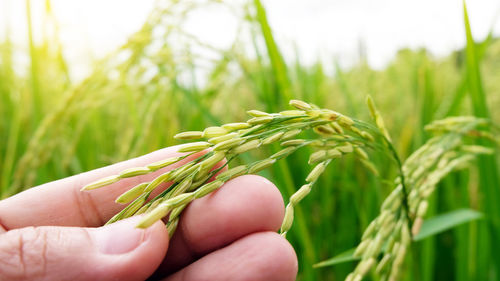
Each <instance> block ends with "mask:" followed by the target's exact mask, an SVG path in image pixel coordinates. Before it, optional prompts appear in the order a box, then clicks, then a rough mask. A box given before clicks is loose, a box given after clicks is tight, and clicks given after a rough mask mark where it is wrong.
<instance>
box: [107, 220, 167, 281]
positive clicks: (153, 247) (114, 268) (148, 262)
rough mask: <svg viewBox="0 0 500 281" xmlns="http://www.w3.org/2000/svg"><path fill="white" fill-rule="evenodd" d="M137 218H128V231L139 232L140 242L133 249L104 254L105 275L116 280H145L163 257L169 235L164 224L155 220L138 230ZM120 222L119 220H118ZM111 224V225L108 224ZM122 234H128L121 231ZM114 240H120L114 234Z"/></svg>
mask: <svg viewBox="0 0 500 281" xmlns="http://www.w3.org/2000/svg"><path fill="white" fill-rule="evenodd" d="M137 219H138V218H132V219H130V223H127V224H129V225H131V226H132V227H131V229H129V230H128V231H129V232H137V231H138V232H141V238H140V240H141V242H140V244H139V245H138V246H137V247H135V248H134V249H132V250H130V251H129V252H126V253H119V254H113V253H112V254H111V255H110V254H106V256H105V257H103V259H105V260H106V261H107V263H105V264H107V265H108V266H107V269H106V275H107V276H108V277H113V278H114V279H116V280H145V279H146V278H148V277H149V276H151V275H152V274H153V273H154V272H155V271H156V269H157V268H158V267H159V265H160V264H161V262H162V261H163V259H164V258H165V255H166V252H167V249H168V245H169V238H168V237H169V236H168V231H167V229H166V227H165V224H163V222H161V221H157V222H156V223H154V224H153V225H151V226H150V227H149V228H147V229H144V230H139V229H137V228H136V227H135V225H136V224H137ZM118 223H120V222H118ZM110 226H112V225H110ZM122 235H123V236H127V235H128V234H126V233H122ZM116 240H118V241H119V240H121V238H120V237H119V236H116Z"/></svg>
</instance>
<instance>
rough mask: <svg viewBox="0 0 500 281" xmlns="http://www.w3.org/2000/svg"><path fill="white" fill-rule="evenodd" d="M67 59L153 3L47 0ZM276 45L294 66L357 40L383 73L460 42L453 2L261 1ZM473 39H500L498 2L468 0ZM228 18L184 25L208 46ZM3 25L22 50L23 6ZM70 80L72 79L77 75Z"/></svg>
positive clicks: (216, 15)
mask: <svg viewBox="0 0 500 281" xmlns="http://www.w3.org/2000/svg"><path fill="white" fill-rule="evenodd" d="M43 2H44V1H41V0H40V1H37V0H35V1H32V14H33V22H34V25H35V36H36V35H37V34H38V35H40V28H39V26H40V24H39V23H40V22H41V14H42V13H41V11H43ZM51 3H52V7H53V10H54V13H55V16H56V18H57V21H58V22H59V24H60V27H61V30H60V36H61V40H62V42H63V45H64V50H65V54H66V56H67V58H69V60H70V61H71V62H72V64H73V65H76V66H77V67H80V68H81V69H85V67H88V61H89V60H88V57H89V55H93V56H97V57H100V56H103V55H105V54H106V53H108V52H110V51H112V50H113V49H115V48H116V47H118V46H119V45H120V44H122V43H124V42H125V40H126V38H127V37H128V36H129V35H130V34H131V33H133V32H134V31H136V30H137V29H138V28H139V27H140V26H141V24H142V23H143V22H144V20H145V18H146V16H147V14H148V12H149V11H150V10H151V9H152V7H153V6H154V1H153V0H141V1H138V0H86V1H75V0H72V1H67V0H52V1H51ZM263 3H264V6H265V7H266V9H267V14H268V17H269V21H270V24H271V27H272V28H273V30H274V34H275V36H276V37H277V40H278V43H279V45H280V46H281V48H282V50H283V51H284V53H285V56H286V57H287V58H288V59H291V58H293V57H295V51H294V48H295V47H297V48H298V50H299V52H300V55H301V60H303V62H305V63H311V62H313V61H315V60H316V59H317V58H321V59H323V60H325V61H329V60H333V59H338V60H339V61H340V62H341V63H342V64H343V65H349V64H350V63H352V62H355V61H356V60H357V59H358V54H359V45H360V42H363V44H364V47H365V48H366V54H367V58H368V62H369V63H370V64H371V65H372V66H374V67H377V68H380V67H383V66H384V65H385V64H386V63H387V62H388V61H389V60H390V59H391V58H392V57H393V56H394V54H395V53H396V51H397V50H398V49H400V48H403V47H411V48H417V47H426V48H427V49H429V50H430V51H431V52H432V53H433V54H435V55H438V56H442V55H446V54H448V53H449V52H451V51H452V50H454V49H457V48H460V47H461V46H463V44H464V42H465V37H464V30H463V15H462V1H461V0H418V1H417V0H411V1H410V0H377V1H373V0H333V1H332V0H330V1H329V0H287V1H278V0H274V1H273V0H263ZM467 4H468V9H469V16H470V20H471V25H472V31H473V34H474V36H475V38H476V39H482V38H484V37H485V36H486V35H487V33H488V32H489V31H490V30H491V29H493V30H494V33H495V34H496V35H500V18H499V15H500V1H498V0H475V1H468V3H467ZM235 22H236V21H235V19H234V18H232V17H231V15H229V14H228V13H227V10H217V9H210V10H206V11H203V12H201V13H199V14H198V15H197V16H196V17H193V18H192V20H191V21H190V22H189V24H188V25H187V27H188V29H189V30H190V32H191V33H193V34H195V35H196V36H199V37H200V38H202V39H203V40H205V41H207V43H210V44H212V45H215V46H219V47H227V46H229V44H230V43H231V42H232V40H233V39H234V37H235V32H236V28H234V24H235ZM6 26H9V27H10V36H11V37H12V38H13V40H14V42H15V43H16V46H17V47H18V48H26V44H27V39H26V12H25V1H21V0H0V40H1V39H2V38H4V36H5V30H6ZM77 76H78V75H77Z"/></svg>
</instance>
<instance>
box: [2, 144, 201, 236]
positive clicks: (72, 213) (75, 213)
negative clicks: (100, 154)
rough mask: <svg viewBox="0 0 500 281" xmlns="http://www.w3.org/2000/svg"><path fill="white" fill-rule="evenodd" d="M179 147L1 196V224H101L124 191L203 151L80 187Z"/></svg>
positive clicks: (10, 226) (168, 154) (113, 211)
mask: <svg viewBox="0 0 500 281" xmlns="http://www.w3.org/2000/svg"><path fill="white" fill-rule="evenodd" d="M177 150H178V147H175V146H174V147H169V148H165V149H161V150H158V151H155V152H153V153H150V154H147V155H144V156H141V157H138V158H135V159H131V160H128V161H124V162H120V163H117V164H114V165H111V166H108V167H104V168H100V169H96V170H93V171H90V172H86V173H82V174H79V175H76V176H73V177H69V178H65V179H62V180H58V181H55V182H51V183H47V184H44V185H41V186H37V187H34V188H31V189H29V190H26V191H24V192H22V193H19V194H17V195H15V196H13V197H10V198H7V199H5V200H2V201H0V225H3V226H4V227H5V228H6V229H14V228H20V227H25V226H30V225H33V226H40V225H61V226H101V225H103V224H104V223H105V222H106V221H107V220H108V219H110V218H111V217H112V216H113V215H114V214H116V213H117V212H119V211H120V210H121V209H122V208H123V207H124V205H120V204H118V203H115V202H114V201H115V199H116V197H118V196H119V195H120V194H122V193H123V192H124V191H126V190H127V189H129V188H131V187H133V186H135V185H137V184H139V183H141V182H145V181H150V180H152V179H153V178H155V177H157V176H159V175H160V174H162V173H164V172H166V171H168V170H171V169H174V168H176V167H179V166H180V165H182V164H184V163H186V162H188V161H190V160H192V159H195V158H196V157H198V156H199V155H201V154H196V155H192V156H190V157H187V158H186V159H184V160H183V161H180V162H179V163H175V164H172V165H170V166H168V167H165V168H163V169H160V170H158V171H156V172H154V173H151V174H148V175H143V176H137V177H133V178H127V179H123V180H121V181H119V182H116V183H114V184H111V185H109V186H105V187H102V188H100V189H96V190H92V191H85V192H81V191H80V189H81V188H82V187H83V186H85V185H86V184H89V183H91V182H93V181H96V180H99V179H101V178H104V177H106V176H110V175H114V174H118V173H120V172H121V171H123V170H125V169H127V168H132V167H140V166H145V165H147V164H150V163H152V162H155V161H159V160H162V159H166V158H169V157H175V156H179V155H181V154H180V153H178V152H177ZM167 185H168V184H167V183H165V184H163V185H161V186H160V187H159V188H158V191H156V192H157V193H158V192H160V190H162V189H164V188H165V187H166V186H167ZM153 196H154V194H153Z"/></svg>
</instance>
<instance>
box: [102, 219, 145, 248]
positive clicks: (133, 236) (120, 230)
mask: <svg viewBox="0 0 500 281" xmlns="http://www.w3.org/2000/svg"><path fill="white" fill-rule="evenodd" d="M138 219H139V218H130V219H126V220H123V221H119V222H116V223H113V224H110V225H107V226H104V227H102V228H99V229H97V230H96V231H95V232H94V235H93V236H94V239H95V241H96V244H97V247H98V248H99V251H100V252H101V253H103V254H107V255H120V254H125V253H128V252H131V251H133V250H134V249H135V248H137V247H138V246H139V245H140V244H141V243H142V242H143V241H144V238H145V234H146V230H145V229H140V228H136V225H137V222H138Z"/></svg>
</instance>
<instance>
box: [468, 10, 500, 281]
mask: <svg viewBox="0 0 500 281" xmlns="http://www.w3.org/2000/svg"><path fill="white" fill-rule="evenodd" d="M463 10H464V23H465V35H466V38H467V46H466V73H467V84H468V89H469V94H470V97H471V99H472V107H473V111H474V114H475V115H476V116H479V117H486V118H488V117H489V116H490V113H489V109H488V106H487V101H486V93H485V91H484V88H483V84H482V78H481V73H480V67H479V63H480V61H479V59H478V55H477V50H476V44H475V42H474V38H473V37H472V32H471V27H470V22H469V16H468V14H467V7H466V4H465V1H463ZM480 144H482V145H488V144H487V143H484V142H483V143H480ZM478 166H479V182H480V191H481V193H482V194H481V195H482V198H483V199H484V204H482V211H483V212H484V213H485V215H487V216H488V218H489V220H488V229H489V240H491V241H489V242H490V243H488V241H483V240H481V241H480V245H479V248H480V251H481V252H480V253H479V255H480V257H482V258H481V259H484V260H483V261H482V262H481V263H479V264H480V265H482V266H485V267H486V266H487V265H488V264H489V263H490V262H493V263H494V265H495V266H494V269H493V270H495V271H496V272H498V271H499V270H500V256H499V255H497V254H496V253H499V252H500V205H498V204H497V202H496V201H497V200H498V198H500V191H499V186H500V185H499V184H500V181H499V178H498V167H497V159H496V157H495V156H494V155H484V156H481V157H480V158H479V160H478ZM490 249H491V256H490V259H487V257H485V255H483V254H482V251H485V252H488V251H489V250H490ZM478 262H479V261H478ZM487 271H488V270H487V268H483V270H479V272H487ZM483 274H486V273H483ZM481 277H483V276H481ZM484 278H486V276H484ZM484 278H481V279H482V280H484Z"/></svg>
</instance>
